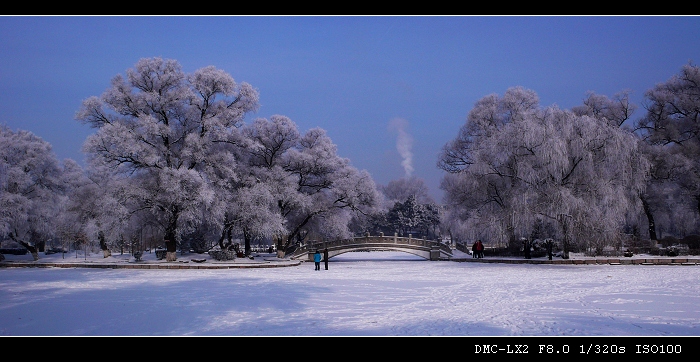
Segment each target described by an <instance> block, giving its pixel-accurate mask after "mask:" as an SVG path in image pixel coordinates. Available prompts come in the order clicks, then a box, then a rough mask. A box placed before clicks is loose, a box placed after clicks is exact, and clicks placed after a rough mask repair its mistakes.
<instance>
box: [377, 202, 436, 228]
mask: <svg viewBox="0 0 700 362" xmlns="http://www.w3.org/2000/svg"><path fill="white" fill-rule="evenodd" d="M386 219H387V223H388V224H389V225H390V226H391V228H392V229H393V230H396V232H397V233H398V234H399V235H402V236H405V235H407V234H420V236H422V237H424V238H433V237H435V235H434V234H435V230H436V229H437V227H438V226H439V224H440V217H439V210H438V208H437V205H435V204H433V203H427V204H421V203H419V202H418V199H417V198H416V196H415V195H410V196H408V197H407V198H406V200H405V201H404V202H396V203H395V204H394V206H393V207H392V208H391V209H390V210H389V211H388V212H387V216H386Z"/></svg>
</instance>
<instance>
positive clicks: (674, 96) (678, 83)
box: [637, 64, 700, 232]
mask: <svg viewBox="0 0 700 362" xmlns="http://www.w3.org/2000/svg"><path fill="white" fill-rule="evenodd" d="M645 99H646V100H645V101H646V103H645V105H644V107H645V108H646V111H647V113H646V114H645V115H644V117H642V118H641V119H640V120H639V121H638V122H637V130H638V132H639V134H640V135H641V137H642V138H643V139H644V141H646V142H648V143H649V144H651V145H656V146H659V147H662V148H663V150H664V151H665V152H666V153H667V154H668V155H671V156H670V157H672V158H673V159H674V160H675V161H674V162H673V164H674V166H676V167H678V172H675V175H676V176H677V179H676V184H677V185H678V186H679V187H680V189H681V190H682V195H683V196H684V199H685V200H688V201H690V202H691V203H692V204H693V209H694V210H695V211H696V216H695V219H696V222H695V229H696V230H695V231H696V232H697V228H698V225H699V223H698V221H697V220H700V68H699V67H698V66H696V65H693V64H687V65H685V66H683V68H682V69H681V71H680V72H679V74H676V75H674V76H673V77H671V78H670V79H669V80H668V81H666V82H664V83H660V84H657V85H656V86H655V87H654V88H652V89H651V90H649V91H647V92H646V94H645Z"/></svg>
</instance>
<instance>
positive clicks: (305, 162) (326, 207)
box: [244, 115, 379, 255]
mask: <svg viewBox="0 0 700 362" xmlns="http://www.w3.org/2000/svg"><path fill="white" fill-rule="evenodd" d="M244 133H245V135H246V136H247V137H248V138H249V139H251V140H253V141H254V144H253V145H251V146H250V147H248V152H249V158H248V161H249V164H250V166H251V169H250V172H251V174H252V175H253V176H254V177H255V178H256V179H257V180H259V182H261V183H264V184H266V185H267V188H268V190H270V192H271V194H272V195H273V197H274V200H275V202H274V205H275V206H276V212H277V213H278V214H279V215H280V216H281V217H282V219H283V220H284V230H285V232H284V234H283V235H277V237H276V240H277V243H278V248H277V249H278V251H279V252H280V255H283V254H284V253H286V252H287V251H288V250H289V248H290V247H292V246H294V245H296V244H297V243H299V242H301V241H303V240H304V238H305V237H306V236H307V235H308V234H309V232H311V231H316V232H317V233H319V234H321V235H324V236H325V237H329V238H331V237H347V236H350V231H349V228H348V224H349V223H350V221H351V219H352V215H353V213H355V212H360V213H368V212H370V210H371V209H372V208H374V207H376V206H377V203H378V199H379V194H378V191H377V188H376V185H375V184H374V181H373V180H372V178H371V176H370V175H369V174H368V173H367V172H366V171H360V170H357V169H356V168H355V167H353V166H352V165H351V164H350V161H349V160H348V159H345V158H342V157H340V156H338V155H337V149H336V146H335V145H334V144H333V143H332V141H331V139H330V138H329V137H328V136H327V135H326V132H325V131H324V130H322V129H320V128H314V129H311V130H309V131H307V132H306V133H304V134H301V133H299V131H298V130H297V127H296V125H295V124H294V122H292V121H291V120H290V119H289V118H288V117H284V116H278V115H275V116H273V117H271V119H270V120H267V119H257V120H256V121H254V122H253V123H252V124H250V125H248V126H246V127H244Z"/></svg>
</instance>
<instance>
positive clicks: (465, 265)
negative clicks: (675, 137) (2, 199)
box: [0, 252, 700, 336]
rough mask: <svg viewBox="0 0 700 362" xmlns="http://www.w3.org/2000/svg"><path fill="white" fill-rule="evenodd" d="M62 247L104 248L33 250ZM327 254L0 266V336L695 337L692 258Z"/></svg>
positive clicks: (698, 321)
mask: <svg viewBox="0 0 700 362" xmlns="http://www.w3.org/2000/svg"><path fill="white" fill-rule="evenodd" d="M6 257H7V259H8V260H18V259H22V260H27V261H31V256H29V255H24V256H11V255H6ZM197 257H200V255H198V254H189V255H186V256H180V257H179V262H184V261H189V260H190V259H191V258H197ZM267 257H271V255H261V256H259V257H258V258H257V260H250V261H244V260H237V261H236V262H238V263H242V262H261V260H263V259H265V258H267ZM68 258H72V259H73V261H75V260H76V259H83V260H84V261H85V260H86V259H88V260H89V259H92V260H95V261H97V260H100V259H102V261H104V258H102V256H101V255H100V254H92V255H90V256H88V257H85V256H84V255H83V254H78V255H76V254H65V255H63V254H52V255H47V256H45V255H43V254H41V260H44V261H48V260H51V259H53V260H56V261H58V260H66V259H68ZM148 258H155V256H154V255H153V254H149V253H146V254H145V256H144V259H145V260H148ZM108 259H110V260H112V261H113V262H117V263H129V262H133V258H131V259H130V257H129V255H127V254H125V255H118V254H117V255H114V256H113V257H111V258H108ZM190 262H191V261H190ZM211 262H212V261H211V260H208V261H207V262H205V263H211ZM328 264H329V268H328V270H324V267H323V263H322V267H321V270H320V271H315V270H314V266H313V263H312V262H304V263H301V265H298V266H287V267H280V268H248V269H245V268H244V269H214V270H202V269H189V270H180V269H178V270H171V269H167V270H163V269H159V270H152V269H96V268H0V335H4V336H700V283H699V281H700V265H544V264H529V265H528V264H508V263H470V262H454V261H428V260H424V259H421V258H419V257H415V256H413V255H410V254H406V253H401V252H355V253H346V254H342V255H339V256H336V257H334V258H332V259H330V261H329V263H328Z"/></svg>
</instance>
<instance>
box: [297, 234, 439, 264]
mask: <svg viewBox="0 0 700 362" xmlns="http://www.w3.org/2000/svg"><path fill="white" fill-rule="evenodd" d="M324 249H328V259H330V258H332V257H334V256H336V255H340V254H344V253H347V252H350V251H361V250H394V251H402V252H405V253H409V254H413V255H417V256H420V257H423V258H425V259H428V260H440V259H441V258H451V257H452V249H450V247H449V246H447V245H445V244H442V243H440V242H439V241H436V240H425V239H416V238H413V237H412V236H411V235H410V234H409V235H408V237H399V236H397V235H396V234H394V235H393V236H384V235H383V234H380V235H379V236H370V235H366V236H360V237H354V238H352V239H343V240H334V241H322V242H310V243H308V244H304V245H303V246H300V247H298V248H297V249H296V250H295V251H294V252H292V253H291V254H290V256H289V257H290V258H291V259H304V260H309V261H313V260H314V252H315V251H316V250H319V251H320V252H321V253H323V250H324Z"/></svg>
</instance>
